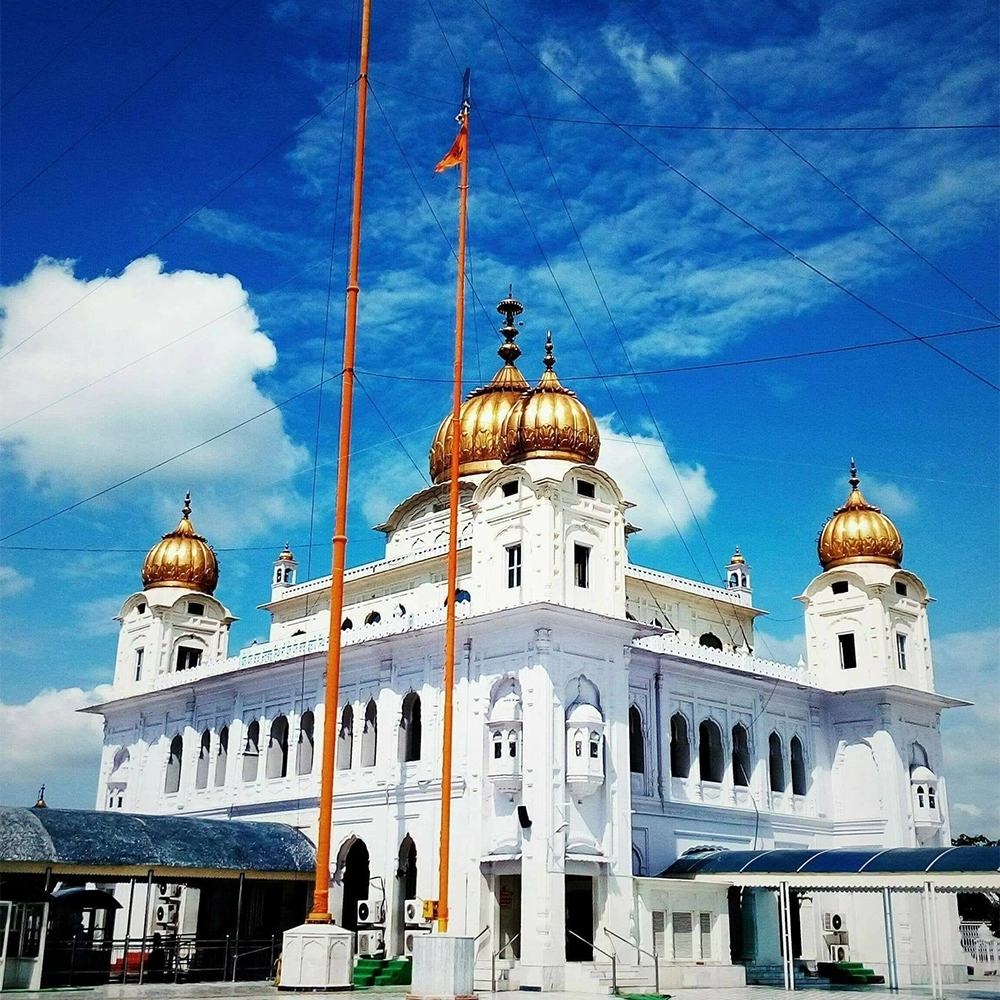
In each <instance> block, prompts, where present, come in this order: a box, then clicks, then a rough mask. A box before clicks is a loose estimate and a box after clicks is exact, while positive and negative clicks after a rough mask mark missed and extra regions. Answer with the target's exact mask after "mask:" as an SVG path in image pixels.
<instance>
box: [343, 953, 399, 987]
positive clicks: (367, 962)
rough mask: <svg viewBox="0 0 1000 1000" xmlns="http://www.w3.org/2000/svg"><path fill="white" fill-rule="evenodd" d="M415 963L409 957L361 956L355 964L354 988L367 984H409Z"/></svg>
mask: <svg viewBox="0 0 1000 1000" xmlns="http://www.w3.org/2000/svg"><path fill="white" fill-rule="evenodd" d="M412 977H413V965H412V963H411V962H410V960H409V959H408V958H393V959H390V960H389V961H388V962H387V961H385V959H381V958H359V959H358V961H357V963H356V964H355V966H354V977H353V982H354V988H355V989H364V988H365V987H367V986H409V985H410V983H411V982H412V981H413V978H412Z"/></svg>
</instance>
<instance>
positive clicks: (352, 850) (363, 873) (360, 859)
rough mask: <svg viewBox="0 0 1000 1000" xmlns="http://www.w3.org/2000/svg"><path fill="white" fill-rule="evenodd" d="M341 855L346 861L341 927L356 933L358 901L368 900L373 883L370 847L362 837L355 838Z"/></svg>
mask: <svg viewBox="0 0 1000 1000" xmlns="http://www.w3.org/2000/svg"><path fill="white" fill-rule="evenodd" d="M345 850H346V854H345V853H344V852H345ZM341 855H342V857H343V859H344V860H343V865H342V872H343V874H342V876H341V885H342V887H343V908H342V910H341V917H340V926H341V927H345V928H346V929H347V930H349V931H356V930H357V929H358V900H361V899H367V898H368V884H369V882H370V881H371V871H370V868H369V858H368V847H367V845H366V844H365V842H364V841H363V840H362V839H361V838H360V837H355V838H354V840H353V841H348V843H346V844H344V847H343V848H342V849H341Z"/></svg>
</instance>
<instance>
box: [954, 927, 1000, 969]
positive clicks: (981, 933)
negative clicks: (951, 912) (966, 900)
mask: <svg viewBox="0 0 1000 1000" xmlns="http://www.w3.org/2000/svg"><path fill="white" fill-rule="evenodd" d="M959 929H960V931H961V934H962V950H963V951H964V952H965V953H966V955H968V956H969V958H970V959H972V962H973V965H974V967H975V974H976V975H977V976H997V975H1000V939H998V938H995V937H994V936H993V932H992V931H991V930H990V926H989V924H987V923H985V922H983V921H973V920H963V921H962V923H961V924H959Z"/></svg>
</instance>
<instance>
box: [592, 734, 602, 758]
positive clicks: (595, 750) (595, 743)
mask: <svg viewBox="0 0 1000 1000" xmlns="http://www.w3.org/2000/svg"><path fill="white" fill-rule="evenodd" d="M600 749H601V741H600V737H599V736H598V735H597V733H591V734H590V756H591V757H593V758H596V757H597V756H598V755H599V753H600Z"/></svg>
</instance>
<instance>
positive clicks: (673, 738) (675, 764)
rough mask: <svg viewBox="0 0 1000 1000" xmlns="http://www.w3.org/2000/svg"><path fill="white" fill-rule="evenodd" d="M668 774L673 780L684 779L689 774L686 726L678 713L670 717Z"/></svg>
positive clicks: (689, 753) (682, 717) (689, 762)
mask: <svg viewBox="0 0 1000 1000" xmlns="http://www.w3.org/2000/svg"><path fill="white" fill-rule="evenodd" d="M670 773H671V774H672V775H673V777H675V778H686V777H687V776H688V775H689V774H690V773H691V741H690V740H689V738H688V724H687V719H685V718H684V716H683V715H681V713H680V712H676V713H674V714H673V715H672V716H671V717H670Z"/></svg>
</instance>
